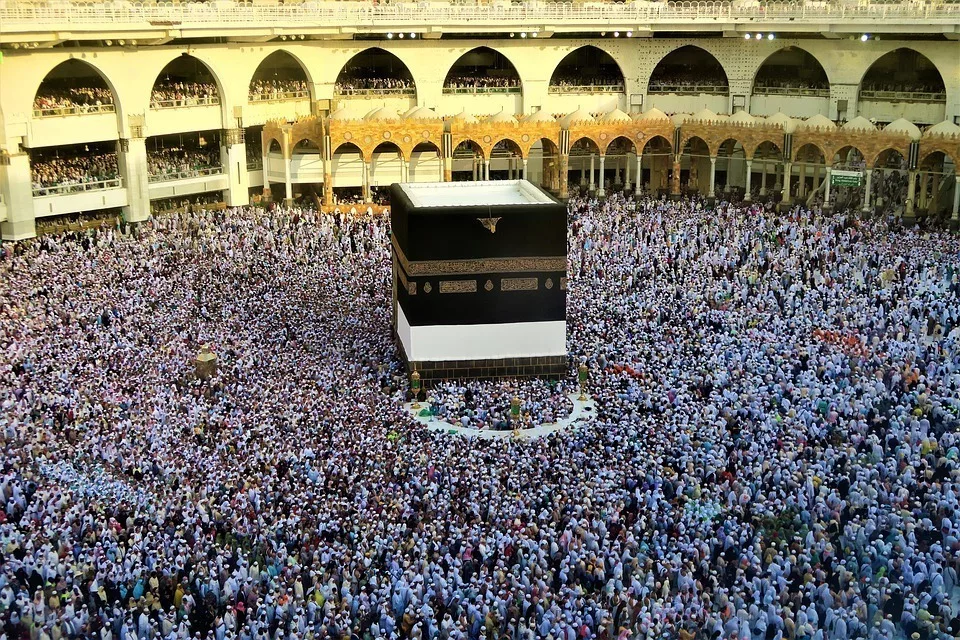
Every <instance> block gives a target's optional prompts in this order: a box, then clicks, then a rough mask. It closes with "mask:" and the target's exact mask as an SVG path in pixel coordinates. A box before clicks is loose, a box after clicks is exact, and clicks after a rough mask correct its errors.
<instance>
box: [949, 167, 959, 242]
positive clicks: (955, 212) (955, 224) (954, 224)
mask: <svg viewBox="0 0 960 640" xmlns="http://www.w3.org/2000/svg"><path fill="white" fill-rule="evenodd" d="M950 226H951V227H953V229H954V230H956V229H957V228H958V227H960V173H958V174H957V175H956V176H955V177H954V179H953V215H952V216H951V217H950Z"/></svg>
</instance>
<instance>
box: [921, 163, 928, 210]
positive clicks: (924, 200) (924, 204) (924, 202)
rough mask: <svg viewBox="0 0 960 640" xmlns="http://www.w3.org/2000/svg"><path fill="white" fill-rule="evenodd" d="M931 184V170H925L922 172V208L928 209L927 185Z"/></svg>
mask: <svg viewBox="0 0 960 640" xmlns="http://www.w3.org/2000/svg"><path fill="white" fill-rule="evenodd" d="M929 184H930V172H929V171H924V172H923V173H921V174H920V210H921V211H926V210H927V185H929Z"/></svg>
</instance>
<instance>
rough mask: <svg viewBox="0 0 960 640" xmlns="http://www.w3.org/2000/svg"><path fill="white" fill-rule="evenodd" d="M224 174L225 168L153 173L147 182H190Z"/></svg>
mask: <svg viewBox="0 0 960 640" xmlns="http://www.w3.org/2000/svg"><path fill="white" fill-rule="evenodd" d="M222 173H223V167H201V168H199V169H187V170H186V171H170V172H167V173H151V174H150V176H149V177H147V181H148V182H150V183H151V184H152V183H156V182H173V181H174V180H189V179H190V178H202V177H204V176H218V175H221V174H222Z"/></svg>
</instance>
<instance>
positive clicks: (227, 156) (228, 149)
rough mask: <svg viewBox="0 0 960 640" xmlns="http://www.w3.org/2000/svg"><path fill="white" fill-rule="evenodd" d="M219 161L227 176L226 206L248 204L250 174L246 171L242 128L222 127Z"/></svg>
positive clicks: (245, 150) (245, 153)
mask: <svg viewBox="0 0 960 640" xmlns="http://www.w3.org/2000/svg"><path fill="white" fill-rule="evenodd" d="M220 161H221V163H222V164H223V173H224V174H225V175H226V176H227V178H228V182H227V185H228V186H227V188H226V190H225V191H224V195H225V196H226V202H227V206H228V207H245V206H247V205H248V204H250V174H249V172H248V171H247V145H246V142H245V141H244V139H243V129H224V130H223V131H221V132H220Z"/></svg>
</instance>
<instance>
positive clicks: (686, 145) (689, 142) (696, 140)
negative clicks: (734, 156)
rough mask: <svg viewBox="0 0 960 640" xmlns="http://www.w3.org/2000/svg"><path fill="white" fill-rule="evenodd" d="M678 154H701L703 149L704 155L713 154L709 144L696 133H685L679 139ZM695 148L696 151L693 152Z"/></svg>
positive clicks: (691, 155)
mask: <svg viewBox="0 0 960 640" xmlns="http://www.w3.org/2000/svg"><path fill="white" fill-rule="evenodd" d="M680 148H681V150H682V151H681V152H680V155H682V156H690V157H693V156H702V155H703V153H702V152H703V151H704V150H706V152H707V153H706V157H710V156H713V155H715V152H714V150H713V148H712V147H711V146H710V143H709V142H707V141H706V140H704V139H703V138H701V137H700V136H698V135H687V136H684V137H683V138H682V139H681V140H680ZM694 150H696V151H697V153H693V151H694Z"/></svg>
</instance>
